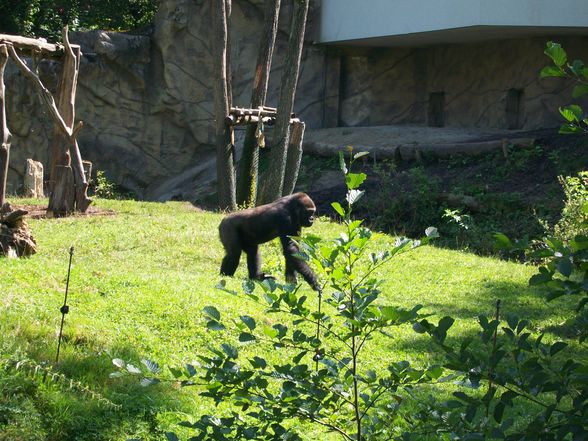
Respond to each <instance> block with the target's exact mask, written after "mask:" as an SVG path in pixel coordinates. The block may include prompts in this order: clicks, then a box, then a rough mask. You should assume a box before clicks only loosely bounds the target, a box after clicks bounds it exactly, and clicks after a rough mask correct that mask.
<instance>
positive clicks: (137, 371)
mask: <svg viewBox="0 0 588 441" xmlns="http://www.w3.org/2000/svg"><path fill="white" fill-rule="evenodd" d="M127 371H128V372H129V374H140V373H141V369H139V368H138V367H135V366H133V365H132V364H130V363H129V364H127Z"/></svg>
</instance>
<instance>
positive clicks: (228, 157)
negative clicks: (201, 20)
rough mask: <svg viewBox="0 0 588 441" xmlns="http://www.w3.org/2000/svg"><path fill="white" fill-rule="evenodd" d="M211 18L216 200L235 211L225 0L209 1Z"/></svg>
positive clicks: (220, 206)
mask: <svg viewBox="0 0 588 441" xmlns="http://www.w3.org/2000/svg"><path fill="white" fill-rule="evenodd" d="M210 4H211V13H212V19H213V26H212V27H213V32H212V44H211V46H212V63H213V78H212V81H213V84H214V88H213V90H214V115H215V129H216V130H215V132H216V176H217V181H218V185H217V187H218V203H219V208H221V209H230V210H235V209H236V208H237V203H236V199H235V166H234V151H235V146H234V145H233V127H232V126H230V125H228V124H226V121H225V119H226V117H227V115H228V114H229V111H230V106H229V103H230V97H229V90H228V89H229V88H228V83H227V81H228V77H227V44H228V28H227V11H226V3H225V1H219V0H211V2H210Z"/></svg>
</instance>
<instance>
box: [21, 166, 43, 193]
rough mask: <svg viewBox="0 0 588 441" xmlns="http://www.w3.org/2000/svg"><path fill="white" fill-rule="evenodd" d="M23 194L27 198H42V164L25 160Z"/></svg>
mask: <svg viewBox="0 0 588 441" xmlns="http://www.w3.org/2000/svg"><path fill="white" fill-rule="evenodd" d="M23 194H24V196H25V197H27V198H42V197H44V192H43V164H41V163H40V162H39V161H33V160H32V159H30V158H29V159H27V165H26V167H25V174H24V182H23Z"/></svg>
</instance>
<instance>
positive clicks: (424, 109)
mask: <svg viewBox="0 0 588 441" xmlns="http://www.w3.org/2000/svg"><path fill="white" fill-rule="evenodd" d="M550 39H553V40H554V41H558V42H560V43H561V44H562V45H563V46H564V48H565V49H566V51H567V52H568V55H569V58H570V59H572V60H573V59H576V58H581V59H584V60H588V37H576V36H559V37H558V36H545V37H534V38H520V39H509V40H499V41H490V42H480V43H466V44H448V45H437V46H428V47H418V48H406V47H400V48H342V47H338V48H332V47H331V48H330V49H329V51H332V52H335V53H338V54H339V56H340V57H341V62H340V83H341V84H340V88H339V92H340V94H339V109H338V115H339V118H338V125H340V126H361V125H364V126H365V125H368V126H377V125H387V124H422V125H438V124H435V121H433V119H435V118H434V114H435V111H436V112H437V113H438V112H439V108H438V107H439V104H438V103H437V104H435V102H434V101H435V100H439V98H440V97H441V100H442V101H443V103H442V106H441V107H442V109H441V112H442V113H443V115H442V118H441V119H442V120H443V124H442V125H444V126H448V127H493V128H520V129H529V130H531V129H538V128H543V127H553V126H556V125H558V124H559V123H560V122H561V119H560V117H559V114H558V112H557V109H558V107H559V106H562V105H565V104H567V103H570V102H571V101H572V98H571V90H572V88H573V86H574V83H573V82H572V81H570V80H566V79H540V78H539V72H540V70H541V68H542V67H543V66H546V65H548V64H549V63H550V60H549V59H548V57H547V56H546V55H545V54H544V53H543V51H544V49H545V44H546V42H547V41H548V40H550ZM435 106H437V109H435ZM517 108H518V112H516V111H517ZM513 112H514V113H518V116H517V115H513ZM513 119H514V120H516V121H515V122H514V123H513Z"/></svg>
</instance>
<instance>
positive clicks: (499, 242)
mask: <svg viewBox="0 0 588 441" xmlns="http://www.w3.org/2000/svg"><path fill="white" fill-rule="evenodd" d="M494 245H495V246H496V248H499V249H504V250H510V249H511V248H513V247H514V245H513V243H512V242H511V240H510V239H509V238H508V236H507V235H506V234H503V233H494Z"/></svg>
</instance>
